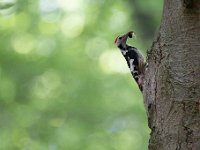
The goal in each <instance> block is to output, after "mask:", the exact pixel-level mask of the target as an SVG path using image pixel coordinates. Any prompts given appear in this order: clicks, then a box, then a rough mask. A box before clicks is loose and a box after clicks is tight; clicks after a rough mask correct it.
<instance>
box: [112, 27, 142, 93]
mask: <svg viewBox="0 0 200 150" xmlns="http://www.w3.org/2000/svg"><path fill="white" fill-rule="evenodd" d="M133 36H134V37H135V34H134V32H133V31H130V32H128V33H126V34H124V35H120V36H118V37H117V38H116V39H115V45H116V46H117V47H118V48H119V49H120V51H121V53H122V55H123V56H124V58H125V59H126V62H127V64H128V67H129V69H130V71H131V74H132V76H133V78H134V79H135V81H136V82H137V84H138V87H139V89H140V90H141V92H142V91H143V83H144V71H145V66H146V63H145V58H144V56H143V55H142V53H141V52H140V51H139V50H138V49H137V48H135V47H133V46H130V45H128V44H126V41H127V39H128V37H129V38H132V37H133Z"/></svg>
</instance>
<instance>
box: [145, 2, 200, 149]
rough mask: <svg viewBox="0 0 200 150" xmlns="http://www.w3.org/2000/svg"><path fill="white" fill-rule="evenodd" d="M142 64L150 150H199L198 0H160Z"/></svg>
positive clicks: (199, 54)
mask: <svg viewBox="0 0 200 150" xmlns="http://www.w3.org/2000/svg"><path fill="white" fill-rule="evenodd" d="M147 62H148V68H147V70H146V73H145V74H146V75H145V86H144V99H145V107H146V110H147V113H148V118H149V127H150V128H151V130H152V132H151V137H150V141H149V150H200V0H165V2H164V11H163V17H162V21H161V26H160V31H159V33H158V35H157V38H156V39H155V41H154V42H153V44H152V47H151V49H150V50H149V51H148V59H147Z"/></svg>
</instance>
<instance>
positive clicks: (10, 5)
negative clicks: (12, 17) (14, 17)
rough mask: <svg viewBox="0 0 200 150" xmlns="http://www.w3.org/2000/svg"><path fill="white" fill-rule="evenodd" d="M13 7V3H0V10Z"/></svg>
mask: <svg viewBox="0 0 200 150" xmlns="http://www.w3.org/2000/svg"><path fill="white" fill-rule="evenodd" d="M12 6H14V3H2V2H0V9H7V8H10V7H12Z"/></svg>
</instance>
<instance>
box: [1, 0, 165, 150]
mask: <svg viewBox="0 0 200 150" xmlns="http://www.w3.org/2000/svg"><path fill="white" fill-rule="evenodd" d="M145 2H147V3H145ZM145 2H142V1H141V2H138V4H137V5H138V6H139V7H140V8H141V9H140V10H138V9H137V8H135V7H132V5H134V3H132V2H130V1H113V0H108V1H105V0H73V1H71V0H29V1H27V0H18V1H12V0H4V1H0V32H1V34H0V45H1V48H0V83H1V84H0V119H1V121H0V130H1V133H0V149H1V150H25V149H28V150H42V149H48V150H66V149H67V150H68V149H69V150H80V149H81V150H93V149H95V150H145V149H147V143H148V135H149V129H148V127H147V118H146V114H145V110H144V106H143V100H142V95H141V93H140V92H139V90H138V87H137V85H136V83H135V82H134V81H133V79H132V77H131V75H130V73H129V70H128V67H127V64H126V62H125V60H124V58H123V57H122V56H121V54H120V52H119V50H118V49H117V48H115V46H114V44H113V43H114V39H115V37H116V36H118V35H119V34H121V33H124V32H127V31H129V30H134V31H135V33H136V34H137V39H136V40H135V41H134V42H133V40H130V41H129V43H130V44H132V45H135V46H136V47H138V48H139V49H141V50H142V51H143V52H144V53H145V52H146V50H147V48H148V47H149V46H150V42H149V41H152V38H153V35H154V32H155V30H156V28H157V27H158V25H159V20H160V16H161V9H162V8H160V7H161V5H162V2H157V1H156V0H152V1H148V0H145ZM147 4H148V6H147ZM152 7H153V8H152ZM154 7H155V8H154ZM138 11H142V14H146V15H147V16H149V18H151V20H150V21H149V24H151V25H148V24H146V25H144V26H146V28H147V29H146V30H144V26H141V25H140V24H141V23H142V22H146V23H148V20H145V21H144V19H146V18H145V17H144V18H143V17H142V16H141V15H140V13H138ZM159 13H160V14H159ZM138 14H139V15H138ZM158 14H159V15H158ZM149 28H151V29H149ZM147 30H148V31H147ZM149 31H150V32H149ZM143 32H144V33H143ZM147 32H148V36H143V35H145V34H146V33H147ZM140 35H141V36H140Z"/></svg>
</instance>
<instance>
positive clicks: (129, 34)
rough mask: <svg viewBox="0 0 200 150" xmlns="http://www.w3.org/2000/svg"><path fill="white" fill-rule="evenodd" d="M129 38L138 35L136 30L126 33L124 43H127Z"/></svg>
mask: <svg viewBox="0 0 200 150" xmlns="http://www.w3.org/2000/svg"><path fill="white" fill-rule="evenodd" d="M128 37H129V38H132V37H136V36H135V34H134V32H133V31H130V32H127V33H126V34H124V36H123V40H122V41H123V42H122V43H126V40H127V39H128Z"/></svg>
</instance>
